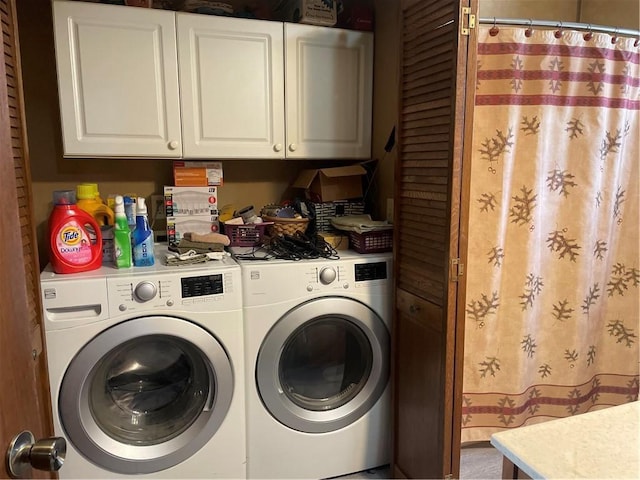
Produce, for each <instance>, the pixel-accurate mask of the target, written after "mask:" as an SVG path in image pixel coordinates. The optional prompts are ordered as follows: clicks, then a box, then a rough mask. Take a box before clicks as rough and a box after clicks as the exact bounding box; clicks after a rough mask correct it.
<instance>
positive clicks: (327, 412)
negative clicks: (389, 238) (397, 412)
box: [255, 297, 389, 433]
mask: <svg viewBox="0 0 640 480" xmlns="http://www.w3.org/2000/svg"><path fill="white" fill-rule="evenodd" d="M255 368H256V370H255V376H256V386H257V388H258V393H259V395H260V399H261V400H262V403H263V404H264V406H265V408H266V409H267V410H268V411H269V413H270V414H271V415H272V416H273V417H274V418H275V419H276V420H277V421H279V422H280V423H282V424H283V425H286V426H288V427H290V428H292V429H294V430H298V431H301V432H308V433H325V432H331V431H334V430H338V429H340V428H343V427H345V426H347V425H350V424H351V423H353V422H355V421H356V420H358V419H359V418H360V417H361V416H362V415H364V414H365V413H367V412H368V411H369V409H371V408H373V406H374V405H375V404H376V403H377V402H378V400H379V398H380V396H381V395H382V393H383V392H384V390H385V389H386V388H387V383H388V377H389V331H388V330H387V327H386V325H385V323H384V321H383V320H382V319H381V318H380V317H379V316H378V315H377V314H376V313H375V312H374V311H373V310H372V309H371V308H369V307H368V306H367V305H364V304H362V303H360V302H358V301H356V300H352V299H348V298H344V297H321V298H318V299H314V300H310V301H308V302H305V303H303V304H300V305H298V306H297V307H295V308H293V309H291V310H289V311H288V312H287V313H286V314H285V315H283V316H282V317H281V318H280V319H279V320H278V321H277V322H276V323H275V325H273V327H272V328H271V329H270V330H269V332H268V333H267V334H266V335H265V337H264V340H263V341H262V344H261V346H260V350H259V352H258V356H257V358H256V367H255Z"/></svg>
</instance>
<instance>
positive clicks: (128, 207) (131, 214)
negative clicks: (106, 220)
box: [122, 195, 136, 231]
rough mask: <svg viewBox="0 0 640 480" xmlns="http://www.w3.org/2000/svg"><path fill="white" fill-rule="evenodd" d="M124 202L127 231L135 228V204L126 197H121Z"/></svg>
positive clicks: (131, 199)
mask: <svg viewBox="0 0 640 480" xmlns="http://www.w3.org/2000/svg"><path fill="white" fill-rule="evenodd" d="M122 198H123V200H124V214H125V215H126V216H127V223H128V224H129V230H131V231H133V229H134V228H136V202H135V200H134V199H133V198H131V197H130V196H128V195H125V196H124V197H122Z"/></svg>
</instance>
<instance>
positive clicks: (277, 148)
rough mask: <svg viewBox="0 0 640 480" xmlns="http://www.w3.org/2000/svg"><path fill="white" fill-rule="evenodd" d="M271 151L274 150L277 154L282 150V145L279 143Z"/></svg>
mask: <svg viewBox="0 0 640 480" xmlns="http://www.w3.org/2000/svg"><path fill="white" fill-rule="evenodd" d="M273 149H274V150H275V151H276V152H279V151H280V150H282V144H281V143H276V144H275V145H274V146H273Z"/></svg>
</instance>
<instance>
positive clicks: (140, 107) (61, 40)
mask: <svg viewBox="0 0 640 480" xmlns="http://www.w3.org/2000/svg"><path fill="white" fill-rule="evenodd" d="M53 11H54V28H55V43H56V59H57V66H58V85H59V95H60V110H61V115H62V135H63V140H64V153H65V156H72V157H82V156H94V157H95V156H105V157H140V156H145V157H180V156H181V155H182V149H181V139H180V108H179V95H178V68H177V53H176V39H175V14H174V13H173V12H168V11H162V10H151V9H143V8H133V7H123V6H117V5H100V4H92V3H83V2H63V1H55V2H53Z"/></svg>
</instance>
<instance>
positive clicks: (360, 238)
mask: <svg viewBox="0 0 640 480" xmlns="http://www.w3.org/2000/svg"><path fill="white" fill-rule="evenodd" d="M349 243H350V245H351V249H352V250H355V251H356V252H358V253H379V252H390V251H391V250H392V249H393V230H374V231H372V232H366V233H358V232H349Z"/></svg>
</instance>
